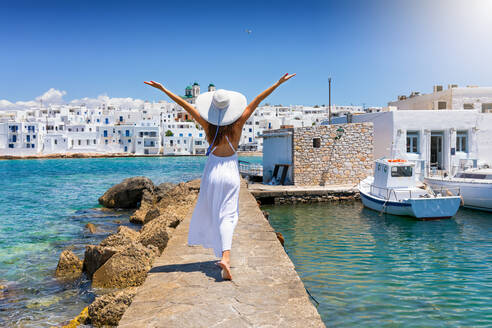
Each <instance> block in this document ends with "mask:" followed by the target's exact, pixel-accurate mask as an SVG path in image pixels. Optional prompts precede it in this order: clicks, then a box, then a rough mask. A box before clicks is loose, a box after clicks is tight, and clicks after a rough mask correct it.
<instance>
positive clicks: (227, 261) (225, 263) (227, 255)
mask: <svg viewBox="0 0 492 328" xmlns="http://www.w3.org/2000/svg"><path fill="white" fill-rule="evenodd" d="M219 266H220V267H221V268H222V270H224V273H223V275H222V278H224V279H226V280H231V279H232V275H231V251H230V250H227V251H223V252H222V259H221V260H220V262H219Z"/></svg>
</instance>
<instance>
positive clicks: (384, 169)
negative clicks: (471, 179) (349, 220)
mask: <svg viewBox="0 0 492 328" xmlns="http://www.w3.org/2000/svg"><path fill="white" fill-rule="evenodd" d="M417 182H418V181H417V180H416V178H415V164H414V163H411V162H408V161H406V160H402V159H378V160H376V161H375V165H374V176H369V177H367V178H366V179H364V180H363V181H361V182H360V183H359V186H358V188H359V192H360V196H361V199H362V203H363V204H364V206H365V207H368V208H370V209H373V210H376V211H379V212H381V213H388V214H394V215H404V216H411V217H414V218H417V219H419V220H431V219H447V218H450V217H452V216H454V215H455V214H456V212H457V211H458V209H459V207H460V202H461V197H460V196H459V190H455V191H454V192H455V194H454V195H452V191H451V190H446V191H445V192H443V193H435V192H433V191H432V190H431V189H430V188H427V189H426V188H425V186H422V187H418V186H417Z"/></svg>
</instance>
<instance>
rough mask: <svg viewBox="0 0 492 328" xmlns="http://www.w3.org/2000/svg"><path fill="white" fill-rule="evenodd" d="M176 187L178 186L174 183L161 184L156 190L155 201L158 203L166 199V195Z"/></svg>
mask: <svg viewBox="0 0 492 328" xmlns="http://www.w3.org/2000/svg"><path fill="white" fill-rule="evenodd" d="M175 186H176V184H174V183H172V182H164V183H161V184H160V185H158V186H157V187H156V188H155V191H154V193H155V199H156V201H157V202H158V201H160V200H161V198H162V197H164V195H165V194H166V193H167V192H168V191H169V190H171V189H173V188H174V187H175Z"/></svg>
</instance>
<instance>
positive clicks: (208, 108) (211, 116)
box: [195, 89, 246, 126]
mask: <svg viewBox="0 0 492 328" xmlns="http://www.w3.org/2000/svg"><path fill="white" fill-rule="evenodd" d="M195 107H196V108H197V109H198V112H199V113H200V116H201V117H203V119H204V120H206V121H207V122H208V123H211V124H214V125H220V126H222V125H228V124H231V123H233V122H235V121H236V120H237V119H238V118H239V117H241V115H242V113H243V111H244V109H245V108H246V97H245V96H243V95H242V94H240V93H239V92H236V91H229V90H224V89H219V90H216V91H211V92H205V93H202V94H200V95H199V96H198V97H197V98H196V101H195Z"/></svg>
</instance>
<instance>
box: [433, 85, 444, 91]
mask: <svg viewBox="0 0 492 328" xmlns="http://www.w3.org/2000/svg"><path fill="white" fill-rule="evenodd" d="M433 90H434V92H439V91H442V90H443V88H442V85H435V86H434V89H433Z"/></svg>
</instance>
